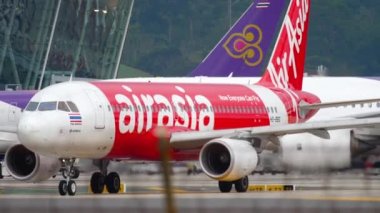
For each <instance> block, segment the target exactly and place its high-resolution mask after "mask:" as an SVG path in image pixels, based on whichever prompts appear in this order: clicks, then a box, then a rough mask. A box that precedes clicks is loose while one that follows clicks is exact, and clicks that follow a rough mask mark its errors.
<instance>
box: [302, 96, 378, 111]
mask: <svg viewBox="0 0 380 213" xmlns="http://www.w3.org/2000/svg"><path fill="white" fill-rule="evenodd" d="M375 102H380V99H379V98H374V99H362V100H349V101H335V102H324V103H319V104H308V103H304V104H300V106H299V107H300V109H301V110H311V109H322V108H331V107H339V106H348V105H355V104H365V103H375Z"/></svg>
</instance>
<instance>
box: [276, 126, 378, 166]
mask: <svg viewBox="0 0 380 213" xmlns="http://www.w3.org/2000/svg"><path fill="white" fill-rule="evenodd" d="M329 134H330V139H322V138H320V137H317V136H315V135H312V134H309V133H301V134H292V135H285V136H283V137H281V138H280V145H281V148H280V151H281V154H282V155H281V157H280V159H282V162H283V164H284V165H285V166H286V168H287V169H290V170H303V171H305V170H306V171H313V170H327V169H345V168H349V167H350V166H351V160H352V156H353V155H354V154H356V153H360V152H363V151H368V150H369V149H371V147H370V146H369V145H368V144H366V143H363V142H360V141H359V140H357V139H355V137H354V136H353V135H352V133H351V130H349V129H342V130H333V131H329Z"/></svg>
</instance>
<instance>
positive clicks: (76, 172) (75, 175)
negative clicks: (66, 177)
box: [72, 167, 80, 179]
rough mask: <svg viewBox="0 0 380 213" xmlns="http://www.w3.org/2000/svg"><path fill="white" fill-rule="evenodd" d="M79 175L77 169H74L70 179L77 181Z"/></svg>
mask: <svg viewBox="0 0 380 213" xmlns="http://www.w3.org/2000/svg"><path fill="white" fill-rule="evenodd" d="M79 175H80V171H79V169H78V168H76V167H75V168H74V169H73V176H72V178H73V179H77V178H78V177H79Z"/></svg>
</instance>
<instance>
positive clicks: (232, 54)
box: [189, 0, 286, 77]
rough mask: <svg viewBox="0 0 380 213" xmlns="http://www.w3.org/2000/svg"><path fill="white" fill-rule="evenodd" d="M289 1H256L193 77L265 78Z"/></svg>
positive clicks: (198, 67)
mask: <svg viewBox="0 0 380 213" xmlns="http://www.w3.org/2000/svg"><path fill="white" fill-rule="evenodd" d="M285 2H286V0H256V1H255V2H254V3H252V4H251V5H250V6H249V8H248V9H247V10H246V11H245V13H244V14H243V15H242V16H241V17H240V19H239V20H238V21H237V22H236V23H235V24H234V26H233V27H232V28H231V29H230V30H229V31H228V32H227V34H226V35H224V36H223V38H222V39H221V40H220V41H219V42H218V44H217V45H216V46H215V47H214V49H213V50H212V51H211V52H210V53H209V54H208V55H207V56H206V58H205V59H203V61H202V62H201V63H200V64H199V65H198V66H197V67H196V68H195V69H194V70H193V71H192V72H191V73H190V74H189V76H250V77H253V76H261V74H262V72H263V70H264V69H265V68H266V67H265V66H266V64H264V62H265V58H266V56H267V55H268V50H269V47H270V45H271V43H272V41H273V40H274V38H275V37H276V36H275V35H277V34H276V33H275V32H276V28H277V25H278V23H279V21H280V16H281V15H282V12H283V11H284V9H285Z"/></svg>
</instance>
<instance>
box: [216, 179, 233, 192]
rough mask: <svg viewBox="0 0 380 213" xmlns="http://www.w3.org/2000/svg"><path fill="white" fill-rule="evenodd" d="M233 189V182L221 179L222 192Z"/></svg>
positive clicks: (220, 187) (220, 188)
mask: <svg viewBox="0 0 380 213" xmlns="http://www.w3.org/2000/svg"><path fill="white" fill-rule="evenodd" d="M231 189H232V182H226V181H219V190H220V192H222V193H228V192H230V191H231Z"/></svg>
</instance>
